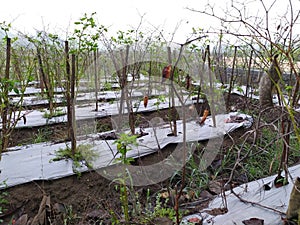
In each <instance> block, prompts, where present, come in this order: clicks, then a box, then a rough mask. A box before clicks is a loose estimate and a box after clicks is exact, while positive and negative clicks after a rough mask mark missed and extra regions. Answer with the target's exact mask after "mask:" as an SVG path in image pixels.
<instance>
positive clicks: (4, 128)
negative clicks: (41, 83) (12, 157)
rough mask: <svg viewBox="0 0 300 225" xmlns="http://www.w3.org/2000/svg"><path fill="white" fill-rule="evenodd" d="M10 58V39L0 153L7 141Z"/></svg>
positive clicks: (9, 40)
mask: <svg viewBox="0 0 300 225" xmlns="http://www.w3.org/2000/svg"><path fill="white" fill-rule="evenodd" d="M10 56H11V39H10V38H8V37H7V38H6V65H5V80H4V82H5V83H4V93H3V104H4V108H3V110H2V115H1V117H2V143H1V145H2V146H1V152H0V153H2V152H3V151H5V150H6V149H7V147H8V139H9V134H8V133H9V126H8V121H7V117H8V107H9V101H8V80H9V68H10ZM0 160H1V154H0Z"/></svg>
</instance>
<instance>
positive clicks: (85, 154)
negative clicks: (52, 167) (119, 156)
mask: <svg viewBox="0 0 300 225" xmlns="http://www.w3.org/2000/svg"><path fill="white" fill-rule="evenodd" d="M55 155H56V157H55V158H53V159H52V160H51V161H60V160H69V159H71V160H72V162H73V170H74V172H75V173H77V174H78V175H80V172H79V169H80V168H81V167H82V166H83V165H85V166H87V167H88V168H92V166H93V165H92V162H93V160H95V159H96V158H97V157H99V153H97V152H95V151H94V150H92V146H91V145H89V144H82V145H78V146H77V148H76V152H75V154H73V152H72V149H71V148H70V147H69V146H67V147H66V148H60V149H59V150H57V151H56V152H55Z"/></svg>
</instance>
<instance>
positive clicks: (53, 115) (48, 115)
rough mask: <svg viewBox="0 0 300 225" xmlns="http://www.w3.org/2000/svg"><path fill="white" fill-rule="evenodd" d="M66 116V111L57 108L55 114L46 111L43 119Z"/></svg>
mask: <svg viewBox="0 0 300 225" xmlns="http://www.w3.org/2000/svg"><path fill="white" fill-rule="evenodd" d="M64 115H66V112H65V111H64V109H62V108H56V109H55V111H54V113H52V114H51V113H50V112H48V111H45V110H44V115H43V117H44V118H45V119H51V118H53V117H59V116H64Z"/></svg>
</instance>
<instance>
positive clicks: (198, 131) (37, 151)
mask: <svg viewBox="0 0 300 225" xmlns="http://www.w3.org/2000/svg"><path fill="white" fill-rule="evenodd" d="M230 115H232V114H222V115H217V116H216V121H217V124H221V126H220V127H218V126H217V127H216V128H215V127H212V119H211V118H210V117H208V118H207V120H206V121H205V124H204V125H203V126H200V125H199V124H198V123H196V122H195V121H190V122H187V123H186V131H187V134H188V135H186V138H187V142H192V141H200V140H207V139H212V138H216V137H220V136H223V135H225V134H226V133H228V132H231V131H233V130H235V129H237V128H240V127H243V126H250V125H251V123H252V118H251V117H250V116H248V115H245V114H239V116H241V117H243V118H244V119H245V120H244V121H241V122H237V123H224V121H225V120H226V119H228V118H230ZM234 115H235V114H234ZM177 122H178V124H177V130H178V134H179V135H178V136H177V137H175V136H167V134H168V133H170V132H171V130H170V127H169V126H168V125H167V124H161V125H159V126H156V127H155V128H145V129H144V132H147V133H148V135H146V136H142V137H140V138H138V143H139V145H138V146H137V147H134V146H133V147H132V150H130V151H129V152H128V154H127V156H128V157H133V158H138V157H141V156H144V155H147V154H151V153H153V152H156V151H157V150H158V148H157V147H156V146H155V143H157V141H158V142H159V144H160V147H161V148H163V147H165V146H166V145H168V144H171V143H181V142H182V140H183V139H182V137H183V135H182V130H183V123H182V121H180V120H179V121H177ZM154 131H155V132H156V137H157V140H156V139H155V134H154ZM97 135H98V137H99V134H93V135H90V136H88V137H87V138H86V139H85V140H84V141H78V145H80V144H91V145H92V146H93V150H95V151H96V152H98V153H99V157H98V158H97V159H96V160H94V161H93V168H94V169H97V168H103V167H106V166H109V165H111V164H113V163H115V160H114V159H116V158H118V157H119V155H118V154H117V147H116V145H115V144H114V143H113V142H114V140H99V138H98V139H97V138H95V137H97ZM68 144H69V143H59V144H52V143H40V144H32V145H28V146H22V147H15V148H11V149H10V151H8V152H5V153H3V154H2V160H1V161H0V170H1V176H0V184H1V185H2V186H0V187H1V188H3V187H5V185H7V186H14V185H17V184H22V183H26V182H30V181H33V180H47V179H56V178H60V177H64V176H68V175H72V174H74V172H73V168H72V166H73V163H72V161H71V160H61V161H51V160H52V159H53V158H55V151H57V150H58V149H60V148H66V145H68ZM87 170H88V168H86V167H84V166H83V167H82V168H81V171H87ZM3 182H5V184H3Z"/></svg>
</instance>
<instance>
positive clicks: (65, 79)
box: [0, 12, 300, 225]
mask: <svg viewBox="0 0 300 225" xmlns="http://www.w3.org/2000/svg"><path fill="white" fill-rule="evenodd" d="M207 14H209V13H207ZM266 14H267V12H266ZM95 16H96V13H92V14H91V15H88V14H85V15H84V16H83V17H82V18H80V19H78V21H75V22H74V24H75V26H76V29H75V30H74V32H73V33H72V34H71V35H70V36H69V37H68V38H67V39H66V40H64V39H62V38H61V37H59V36H58V35H56V34H53V33H48V32H47V31H39V32H37V34H36V36H29V35H25V34H22V33H17V34H13V33H12V32H11V24H7V23H6V22H3V23H0V25H1V26H0V28H1V34H2V37H1V44H0V48H1V50H0V113H1V115H0V116H1V117H0V128H1V130H0V131H1V140H0V144H1V147H0V153H1V157H0V223H1V224H11V225H17V224H18V225H20V224H21V225H23V224H24V225H25V224H26V225H36V224H39V225H50V224H51V225H53V224H55V225H62V224H97V225H98V224H99V225H100V224H162V225H172V224H177V225H186V224H297V220H298V212H299V206H298V205H299V204H298V205H297V203H296V204H295V202H299V200H298V199H297V198H296V197H295V199H294V196H297V195H299V193H298V191H297V187H298V186H297V185H299V184H298V182H299V177H300V175H299V173H300V172H299V168H298V166H299V160H300V151H299V150H300V133H299V132H300V130H299V123H300V94H299V85H300V78H299V67H298V64H299V61H298V59H299V50H298V49H299V42H298V39H297V38H299V37H298V36H296V37H294V36H293V35H292V30H293V29H292V28H293V26H292V25H293V23H296V22H295V21H292V22H291V23H292V25H291V24H288V26H290V29H281V28H280V27H279V28H278V29H277V33H276V34H274V35H275V36H274V39H273V38H272V37H273V36H272V35H273V34H271V33H266V34H265V36H264V34H262V32H261V30H263V31H264V28H261V27H257V28H255V29H254V26H252V24H249V23H248V22H246V21H243V20H239V22H240V23H242V24H243V25H245V26H246V27H247V26H248V28H249V27H250V28H251V29H252V30H251V29H249V30H248V32H250V33H249V35H248V36H247V38H244V35H242V34H230V32H228V33H227V34H224V33H223V32H222V31H220V33H217V37H218V38H217V39H214V40H212V39H210V38H211V36H210V33H206V32H204V31H203V30H201V29H200V30H194V33H193V36H192V37H191V38H190V39H187V41H186V42H185V43H181V44H177V43H172V42H167V41H165V40H163V39H162V38H161V37H160V36H159V35H160V33H159V32H158V33H157V34H156V33H151V34H150V35H147V33H146V32H145V33H143V31H141V30H139V29H138V28H137V29H136V30H134V29H133V30H128V31H118V32H117V34H116V35H115V36H111V37H110V36H108V34H107V30H108V28H106V27H105V26H103V25H99V24H98V23H97V22H96V19H95ZM212 16H214V15H212ZM267 31H268V30H267ZM289 32H290V33H289ZM279 34H280V35H279ZM289 34H291V35H290V36H289ZM214 35H215V34H214ZM228 35H229V36H230V35H234V36H235V37H236V38H237V39H239V42H238V43H239V45H232V44H230V43H229V41H228V39H229V40H230V38H228ZM271 36H272V37H271ZM249 37H251V39H250V40H249ZM280 37H281V38H282V39H284V37H285V39H284V40H281V39H280ZM286 37H289V38H286ZM278 39H280V40H281V41H280V40H279V41H278ZM291 46H293V48H291ZM294 49H295V50H294ZM292 196H293V197H292ZM244 197H245V198H244ZM246 197H247V198H246ZM293 202H294V203H293ZM240 203H242V204H241V206H240V205H238V204H240ZM244 205H245V206H247V207H248V208H247V212H248V213H245V214H243V212H242V211H243V210H244V209H243V208H242V207H244ZM235 206H238V207H241V208H238V207H235ZM237 208H238V209H237ZM257 208H259V209H257ZM239 210H240V211H239ZM252 210H253V211H252ZM259 210H260V211H259ZM226 216H227V217H226ZM298 223H299V221H298Z"/></svg>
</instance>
